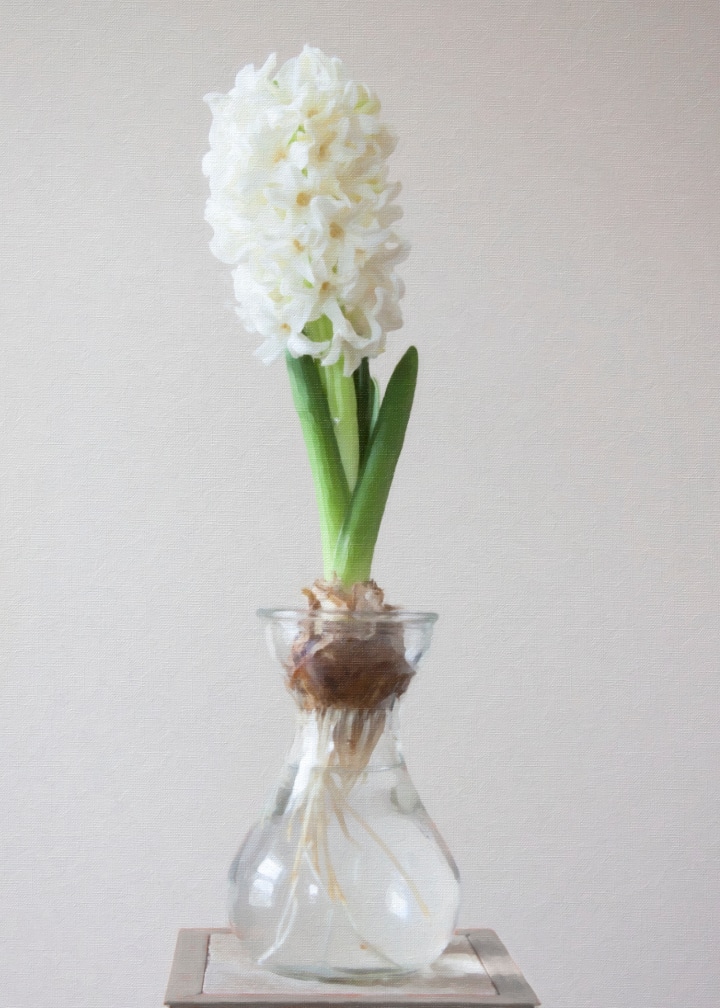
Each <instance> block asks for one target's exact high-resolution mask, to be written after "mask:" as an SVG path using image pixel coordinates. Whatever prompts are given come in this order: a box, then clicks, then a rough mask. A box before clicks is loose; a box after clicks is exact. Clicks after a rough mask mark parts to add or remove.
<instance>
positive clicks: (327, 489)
mask: <svg viewBox="0 0 720 1008" xmlns="http://www.w3.org/2000/svg"><path fill="white" fill-rule="evenodd" d="M286 361H287V369H288V375H289V376H290V388H291V390H292V396H293V402H294V403H295V409H296V410H297V414H298V417H299V418H300V426H301V427H302V432H303V437H304V438H305V446H306V447H307V452H308V457H309V459H310V468H311V470H312V475H313V482H314V484H315V496H316V498H317V503H318V510H319V512H320V533H321V538H322V551H323V566H324V574H325V577H326V578H331V577H332V574H333V569H334V565H333V558H334V553H335V546H336V544H337V540H338V536H339V534H340V530H341V528H342V526H343V522H344V519H345V516H346V512H347V509H348V504H349V501H350V491H349V489H348V483H347V479H346V477H345V470H344V468H343V463H342V460H341V458H340V452H339V450H338V444H337V441H336V439H335V430H334V427H333V421H332V418H331V416H330V410H329V409H328V403H327V398H326V396H325V391H324V389H323V385H322V382H321V380H320V375H319V374H318V368H317V365H316V364H315V361H314V359H313V358H312V357H309V356H307V355H305V356H303V357H298V358H295V357H292V356H291V355H290V354H286Z"/></svg>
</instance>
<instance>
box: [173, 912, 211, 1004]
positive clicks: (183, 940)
mask: <svg viewBox="0 0 720 1008" xmlns="http://www.w3.org/2000/svg"><path fill="white" fill-rule="evenodd" d="M211 934H212V932H211V931H210V930H208V929H207V928H183V929H182V930H181V931H180V932H179V933H178V939H177V944H176V945H175V956H174V958H173V964H172V969H171V970H170V979H169V981H168V986H167V991H166V992H165V1004H166V1005H169V1006H173V1005H191V1004H193V1003H194V1002H193V999H197V997H198V995H201V994H202V989H203V980H204V979H205V966H206V964H207V951H208V942H209V941H210V935H211Z"/></svg>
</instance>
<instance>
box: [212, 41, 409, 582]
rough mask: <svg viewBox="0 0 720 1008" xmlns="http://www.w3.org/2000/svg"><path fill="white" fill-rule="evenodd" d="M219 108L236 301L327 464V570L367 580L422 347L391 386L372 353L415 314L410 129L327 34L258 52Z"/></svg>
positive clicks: (323, 483)
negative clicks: (322, 39)
mask: <svg viewBox="0 0 720 1008" xmlns="http://www.w3.org/2000/svg"><path fill="white" fill-rule="evenodd" d="M206 101H207V102H208V104H209V106H210V109H211V111H212V115H213V121H212V126H211V130H210V150H209V151H208V153H207V154H206V155H205V158H204V160H203V171H204V173H205V174H206V176H207V177H208V180H209V185H210V198H209V200H208V203H207V208H206V220H207V221H208V223H209V224H210V225H211V226H212V228H213V232H214V236H213V239H212V242H211V246H210V247H211V249H212V251H213V252H214V254H215V255H216V256H217V257H218V258H219V259H220V260H221V261H222V262H224V263H227V264H228V265H230V266H231V267H232V276H233V283H234V291H235V299H236V311H237V314H238V316H239V318H240V321H241V323H242V325H243V327H244V328H245V329H246V330H247V331H248V332H249V333H253V334H256V335H257V336H258V337H260V339H261V343H260V345H259V347H258V350H257V353H258V355H259V356H260V357H261V358H262V359H263V360H264V361H266V362H271V361H274V360H276V359H277V358H279V357H283V356H284V357H285V360H286V364H287V370H288V374H289V378H290V386H291V390H292V395H293V400H294V403H295V407H296V409H297V412H298V415H299V418H300V422H301V426H302V431H303V435H304V439H305V443H306V446H307V451H308V456H309V460H310V465H311V468H312V473H313V480H314V484H315V492H316V497H317V501H318V507H319V513H320V526H321V539H322V550H323V574H324V577H325V579H326V580H327V581H331V582H334V583H339V584H340V585H341V586H344V587H345V588H350V587H351V586H352V585H353V584H356V583H359V582H366V581H368V580H369V579H370V576H371V563H372V557H373V552H374V548H375V543H376V540H377V537H378V532H379V529H380V523H381V520H382V516H383V513H384V510H385V505H386V502H387V498H388V494H389V491H390V485H391V482H392V478H393V475H394V472H395V467H396V465H397V461H398V457H399V455H400V451H401V449H402V445H403V440H404V437H405V431H406V427H407V423H408V419H409V416H410V411H411V408H412V401H413V396H414V391H415V383H416V378H417V366H418V358H417V351H416V350H415V348H414V347H410V348H409V349H408V350H407V351H406V353H405V354H404V355H403V356H402V357H401V359H400V361H399V363H398V364H397V366H396V368H395V370H394V372H393V374H392V377H391V378H390V381H389V382H388V385H387V388H386V390H385V393H384V395H381V393H380V388H379V385H378V383H377V381H376V380H375V379H374V378H373V377H372V376H371V373H370V361H371V360H372V359H374V358H376V357H377V356H378V355H379V354H381V353H383V351H384V350H385V340H386V334H387V333H388V332H391V331H393V330H396V329H398V328H399V327H400V326H401V324H402V317H401V314H400V308H399V301H400V298H401V296H402V294H403V285H402V281H401V280H400V278H399V277H398V275H397V273H396V271H395V268H396V266H397V264H398V263H400V262H401V261H402V260H403V259H404V258H405V256H406V255H407V245H406V244H405V243H404V242H403V241H402V240H401V239H400V237H399V236H398V234H397V233H396V231H395V223H396V221H397V220H398V219H399V217H400V216H401V211H400V209H399V207H398V206H397V204H396V203H395V202H394V201H395V199H396V197H397V194H398V192H399V185H397V184H390V183H389V181H388V169H387V160H388V158H389V156H390V154H391V153H392V151H393V150H394V147H395V138H394V136H393V134H392V133H391V132H390V130H389V129H388V128H387V126H385V125H384V124H383V123H382V122H381V120H380V104H379V101H378V99H377V98H376V96H375V95H374V94H373V93H372V92H371V91H370V90H369V89H368V88H367V87H365V86H364V85H362V84H359V83H357V82H355V81H353V80H351V79H350V78H349V77H348V75H347V72H346V70H345V67H344V66H343V64H342V62H341V61H340V60H338V59H336V58H329V57H327V56H325V55H324V54H323V53H322V52H320V51H319V50H318V49H312V48H309V47H307V46H306V47H305V48H304V49H303V51H302V53H301V54H300V55H299V56H298V57H296V58H294V59H291V60H289V61H288V62H287V63H285V64H284V65H283V66H282V67H280V68H279V69H278V68H277V63H276V59H275V57H274V56H271V57H270V58H269V59H268V60H267V62H266V63H265V64H264V66H262V67H261V68H260V69H259V70H256V69H255V67H254V66H252V65H251V66H246V67H245V68H244V69H243V70H241V71H240V73H239V74H238V75H237V79H236V81H235V86H234V88H233V89H232V90H231V91H230V92H229V93H228V94H211V95H208V96H207V97H206Z"/></svg>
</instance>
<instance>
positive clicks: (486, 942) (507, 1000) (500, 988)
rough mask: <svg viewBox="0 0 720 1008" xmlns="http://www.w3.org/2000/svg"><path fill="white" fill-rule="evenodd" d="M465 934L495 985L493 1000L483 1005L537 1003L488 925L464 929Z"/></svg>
mask: <svg viewBox="0 0 720 1008" xmlns="http://www.w3.org/2000/svg"><path fill="white" fill-rule="evenodd" d="M465 934H466V935H467V938H468V941H469V942H470V944H471V945H472V947H473V948H474V949H475V954H476V955H477V957H478V959H479V960H480V962H481V963H482V964H483V966H484V967H485V970H486V972H487V974H488V976H489V977H490V979H491V980H492V982H493V983H494V984H495V987H496V988H497V992H498V994H497V1001H494V1000H488V1001H487V1002H486V1003H487V1004H498V1005H507V1006H508V1008H515V1006H520V1008H525V1006H535V1005H539V1004H540V1001H539V1000H538V997H537V995H536V994H535V991H534V990H533V989H532V987H531V986H530V984H529V983H528V982H527V980H526V979H525V977H524V976H523V975H522V973H521V972H520V970H519V969H518V967H517V965H516V963H515V962H513V960H512V959H511V958H510V954H509V953H508V950H507V949H506V948H505V946H504V945H503V943H502V942H501V941H500V939H499V938H498V936H497V935H496V934H495V932H494V931H490V930H489V929H488V928H476V929H474V930H472V931H466V932H465Z"/></svg>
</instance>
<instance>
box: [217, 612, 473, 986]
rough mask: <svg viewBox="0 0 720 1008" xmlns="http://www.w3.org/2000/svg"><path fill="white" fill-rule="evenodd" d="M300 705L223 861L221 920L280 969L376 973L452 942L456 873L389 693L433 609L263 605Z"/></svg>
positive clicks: (423, 641)
mask: <svg viewBox="0 0 720 1008" xmlns="http://www.w3.org/2000/svg"><path fill="white" fill-rule="evenodd" d="M260 616H261V619H262V620H263V622H264V623H265V626H266V631H267V636H268V641H269V644H270V647H271V650H272V651H273V653H274V654H275V656H276V657H277V658H278V659H279V660H280V662H281V664H282V665H283V667H284V669H285V672H286V675H287V683H288V686H289V688H290V691H291V692H292V694H293V696H294V698H295V700H296V703H297V706H298V715H297V730H296V735H295V740H294V743H293V745H292V748H291V750H290V752H289V754H288V757H287V759H286V762H285V765H284V767H283V770H282V773H281V775H280V780H279V782H278V785H277V787H276V788H275V790H274V792H273V794H272V796H271V800H270V801H269V803H268V806H267V808H266V809H265V812H264V814H263V816H262V817H261V819H260V820H259V822H257V823H256V825H255V826H253V828H252V829H251V830H250V832H249V833H248V835H247V837H246V838H245V841H244V843H243V844H242V846H241V848H240V850H239V851H238V854H237V856H236V857H235V859H234V861H233V863H232V865H231V868H230V887H229V888H230V892H229V912H230V923H231V926H232V928H233V929H234V930H235V932H236V933H237V934H238V935H239V937H240V938H241V939H242V940H243V941H244V942H245V944H246V946H247V947H248V949H249V951H250V954H251V955H252V957H253V958H254V960H255V961H256V962H257V963H258V964H260V965H262V966H265V967H267V968H268V969H270V970H272V971H274V972H276V973H282V974H285V975H290V976H296V977H304V978H320V979H327V980H333V979H334V980H342V979H348V980H349V979H353V980H360V979H363V978H364V979H381V978H389V977H392V976H398V975H402V974H406V973H411V972H414V971H415V970H417V969H420V968H422V967H423V966H427V965H429V964H430V963H432V962H433V961H434V960H435V959H436V958H437V957H438V956H439V955H440V954H441V953H442V952H443V950H444V948H445V946H446V945H447V943H448V941H449V940H450V937H451V936H452V933H453V930H454V927H455V923H456V918H457V911H458V906H459V898H460V887H459V877H458V871H457V868H456V866H455V863H454V861H453V859H452V856H451V855H450V852H449V851H448V849H447V847H446V846H445V843H444V841H443V840H442V837H441V836H440V834H439V833H438V831H437V829H436V828H435V826H434V824H433V822H432V820H431V819H430V818H429V816H428V814H427V812H426V811H425V808H424V807H423V804H422V802H421V800H420V798H419V797H418V794H417V792H416V790H415V787H414V786H413V783H412V781H411V779H410V776H409V774H408V771H407V768H406V766H405V762H404V760H403V756H402V752H401V749H400V744H399V741H398V736H397V707H398V699H399V697H400V696H401V695H402V693H403V692H404V691H405V689H406V688H407V686H408V684H409V682H410V680H411V678H412V676H413V675H414V674H415V670H416V668H417V665H418V663H419V661H420V659H421V657H422V655H423V654H424V652H425V651H426V650H427V648H428V646H429V643H430V637H431V633H432V626H433V623H434V621H435V619H436V616H435V615H434V614H433V613H409V612H400V611H391V612H386V613H382V614H377V613H353V614H347V613H343V614H334V613H326V612H313V613H309V612H308V611H307V610H305V611H293V610H262V611H261V612H260Z"/></svg>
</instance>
